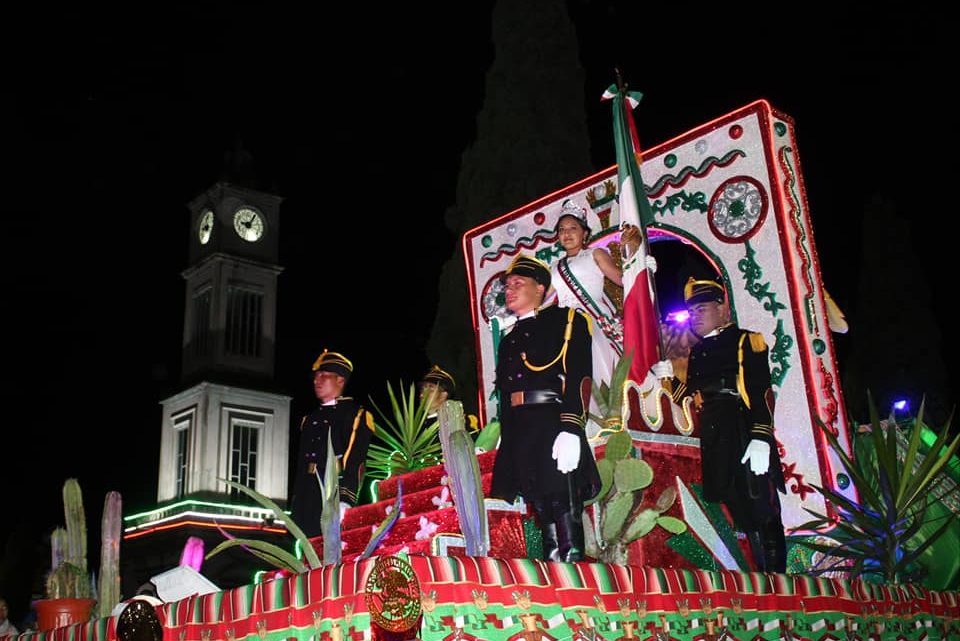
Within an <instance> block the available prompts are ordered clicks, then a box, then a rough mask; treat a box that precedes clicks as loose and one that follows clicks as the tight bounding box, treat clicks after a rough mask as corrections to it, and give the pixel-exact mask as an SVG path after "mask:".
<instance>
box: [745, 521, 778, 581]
mask: <svg viewBox="0 0 960 641" xmlns="http://www.w3.org/2000/svg"><path fill="white" fill-rule="evenodd" d="M746 535H747V541H748V542H749V543H750V554H751V556H753V564H754V567H756V569H757V572H771V571H772V570H768V569H767V554H766V551H765V545H764V540H763V537H762V536H760V532H758V531H757V530H750V531H748V532H747V533H746Z"/></svg>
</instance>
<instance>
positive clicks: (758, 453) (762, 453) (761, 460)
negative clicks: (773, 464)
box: [740, 439, 770, 474]
mask: <svg viewBox="0 0 960 641" xmlns="http://www.w3.org/2000/svg"><path fill="white" fill-rule="evenodd" d="M748 460H749V461H750V471H751V472H753V473H754V474H766V473H767V472H768V471H769V470H770V444H769V443H767V442H766V441H761V440H759V439H752V440H751V441H750V442H749V443H748V444H747V450H746V451H745V452H744V453H743V458H742V459H740V462H741V463H746V462H747V461H748Z"/></svg>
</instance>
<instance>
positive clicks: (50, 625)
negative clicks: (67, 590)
mask: <svg viewBox="0 0 960 641" xmlns="http://www.w3.org/2000/svg"><path fill="white" fill-rule="evenodd" d="M96 603H97V600H96V599H43V600H41V601H36V602H34V605H35V606H36V608H37V629H38V630H41V631H45V630H53V629H54V628H62V627H64V626H68V625H73V624H74V623H86V622H87V621H89V620H90V613H91V611H92V610H93V606H94V605H95V604H96Z"/></svg>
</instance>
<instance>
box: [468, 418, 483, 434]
mask: <svg viewBox="0 0 960 641" xmlns="http://www.w3.org/2000/svg"><path fill="white" fill-rule="evenodd" d="M466 418H467V431H468V432H477V431H479V430H480V419H479V418H477V416H476V414H467V417H466Z"/></svg>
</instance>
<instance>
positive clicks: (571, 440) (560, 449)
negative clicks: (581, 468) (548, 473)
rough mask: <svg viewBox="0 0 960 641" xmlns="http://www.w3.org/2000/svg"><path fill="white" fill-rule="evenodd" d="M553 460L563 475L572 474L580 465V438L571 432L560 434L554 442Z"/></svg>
mask: <svg viewBox="0 0 960 641" xmlns="http://www.w3.org/2000/svg"><path fill="white" fill-rule="evenodd" d="M553 459H554V460H555V461H556V462H557V469H558V470H559V471H560V473H561V474H566V473H567V472H572V471H573V470H575V469H577V465H579V464H580V438H579V437H578V436H577V435H576V434H571V433H570V432H560V433H559V434H557V438H556V439H554V441H553Z"/></svg>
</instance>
